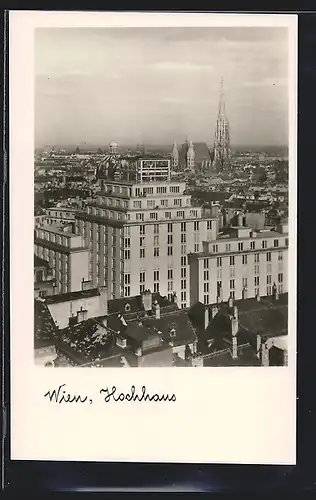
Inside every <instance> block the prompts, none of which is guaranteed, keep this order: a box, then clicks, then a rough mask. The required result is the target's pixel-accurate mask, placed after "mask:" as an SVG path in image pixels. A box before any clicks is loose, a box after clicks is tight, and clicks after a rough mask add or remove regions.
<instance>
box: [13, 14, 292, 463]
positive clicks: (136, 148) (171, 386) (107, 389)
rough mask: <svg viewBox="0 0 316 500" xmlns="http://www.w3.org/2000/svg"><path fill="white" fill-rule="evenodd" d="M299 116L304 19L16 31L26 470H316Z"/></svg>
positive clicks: (235, 18)
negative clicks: (309, 439)
mask: <svg viewBox="0 0 316 500" xmlns="http://www.w3.org/2000/svg"><path fill="white" fill-rule="evenodd" d="M21 83H22V85H21ZM296 115H297V18H296V16H294V15H232V14H230V15H225V14H224V15H223V14H220V15H219V14H176V13H142V14H138V13H110V12H108V13H103V14H100V13H80V12H77V13H76V12H75V13H61V12H23V11H20V12H12V13H11V14H10V149H11V150H10V178H11V182H10V189H11V209H10V210H11V289H12V321H11V327H12V328H11V345H12V409H13V411H12V433H13V436H12V458H15V459H37V460H41V459H42V460H104V461H148V462H150V461H153V462H158V461H160V462H214V463H263V464H293V463H295V454H296V450H295V442H296V429H295V422H296V415H295V401H296V354H295V353H296V171H297V166H296V141H297V131H296ZM19 249H20V250H22V255H21V253H19V252H18V250H19ZM83 368H91V370H84V369H83ZM121 368H124V370H121ZM138 368H143V369H142V370H139V369H138ZM194 368H195V369H194ZM26 394H27V399H28V403H26ZM43 422H45V425H44V424H43ZM47 426H49V432H48V427H47ZM155 427H156V430H154V428H155ZM87 428H90V431H89V433H85V431H84V429H87ZM132 428H133V431H132V432H131V429H132ZM101 429H103V430H102V431H101ZM109 429H111V431H110V432H109ZM159 429H160V431H161V432H160V431H159ZM188 431H189V434H191V439H189V440H188ZM34 433H35V434H34ZM57 436H59V438H58V439H57ZM78 436H80V440H78ZM60 439H62V442H63V446H62V447H61V446H60V444H59V442H60Z"/></svg>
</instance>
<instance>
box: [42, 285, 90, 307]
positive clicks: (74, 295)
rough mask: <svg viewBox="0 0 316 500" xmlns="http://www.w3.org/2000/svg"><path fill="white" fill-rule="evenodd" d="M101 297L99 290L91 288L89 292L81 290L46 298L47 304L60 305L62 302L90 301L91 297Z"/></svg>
mask: <svg viewBox="0 0 316 500" xmlns="http://www.w3.org/2000/svg"><path fill="white" fill-rule="evenodd" d="M98 295H100V291H99V289H98V288H91V289H89V290H79V291H78V292H69V293H60V294H58V295H50V296H49V297H46V298H45V303H46V304H47V305H49V304H59V303H61V302H69V301H71V300H78V299H88V298H90V297H97V296H98Z"/></svg>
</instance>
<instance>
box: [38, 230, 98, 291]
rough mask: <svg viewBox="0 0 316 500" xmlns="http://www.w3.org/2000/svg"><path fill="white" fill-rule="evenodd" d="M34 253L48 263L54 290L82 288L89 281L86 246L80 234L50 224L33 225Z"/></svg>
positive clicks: (87, 250)
mask: <svg viewBox="0 0 316 500" xmlns="http://www.w3.org/2000/svg"><path fill="white" fill-rule="evenodd" d="M34 247H35V250H34V252H35V255H36V256H37V257H40V258H41V259H43V260H45V261H47V262H48V263H49V266H50V268H51V269H52V273H53V277H54V278H55V282H56V293H66V292H73V291H77V290H81V289H82V282H83V281H89V248H88V247H87V246H85V244H84V241H83V238H82V236H80V235H78V234H74V233H71V232H68V231H60V230H58V229H56V228H53V227H52V228H51V227H49V226H43V227H36V228H35V235H34Z"/></svg>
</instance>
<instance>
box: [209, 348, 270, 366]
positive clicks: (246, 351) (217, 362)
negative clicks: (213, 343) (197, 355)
mask: <svg viewBox="0 0 316 500" xmlns="http://www.w3.org/2000/svg"><path fill="white" fill-rule="evenodd" d="M204 366H209V367H212V366H213V367H215V366H261V362H260V359H259V358H258V357H257V356H256V354H255V352H254V350H253V349H252V347H251V346H250V345H247V346H243V347H241V348H239V349H238V358H237V359H233V357H232V355H231V351H230V350H229V349H226V350H223V351H221V352H218V353H216V354H215V355H212V356H209V357H205V358H204Z"/></svg>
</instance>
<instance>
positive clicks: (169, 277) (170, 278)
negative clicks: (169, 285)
mask: <svg viewBox="0 0 316 500" xmlns="http://www.w3.org/2000/svg"><path fill="white" fill-rule="evenodd" d="M168 280H173V269H168Z"/></svg>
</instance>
